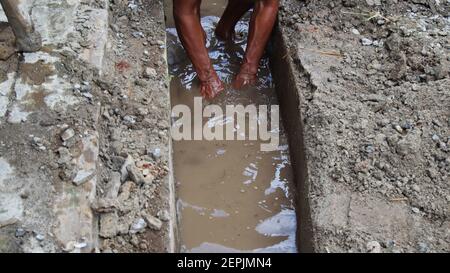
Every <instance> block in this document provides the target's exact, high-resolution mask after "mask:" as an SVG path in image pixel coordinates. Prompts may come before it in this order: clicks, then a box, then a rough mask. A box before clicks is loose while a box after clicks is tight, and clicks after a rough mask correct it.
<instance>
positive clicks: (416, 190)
mask: <svg viewBox="0 0 450 273" xmlns="http://www.w3.org/2000/svg"><path fill="white" fill-rule="evenodd" d="M411 188H412V189H413V191H415V192H419V191H420V187H419V186H417V185H413V186H412V187H411Z"/></svg>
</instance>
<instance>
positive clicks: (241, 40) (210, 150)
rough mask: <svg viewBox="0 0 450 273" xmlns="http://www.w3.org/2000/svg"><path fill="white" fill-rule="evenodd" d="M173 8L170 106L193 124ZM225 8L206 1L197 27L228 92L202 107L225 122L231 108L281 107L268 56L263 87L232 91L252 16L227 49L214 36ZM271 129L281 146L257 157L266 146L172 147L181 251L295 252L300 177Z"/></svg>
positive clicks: (189, 143) (194, 88)
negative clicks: (184, 110)
mask: <svg viewBox="0 0 450 273" xmlns="http://www.w3.org/2000/svg"><path fill="white" fill-rule="evenodd" d="M171 4H172V1H171V0H168V1H166V15H167V51H168V62H169V72H170V75H171V83H170V89H171V103H172V107H173V108H174V107H177V106H180V105H186V106H188V107H189V109H190V110H191V113H190V114H192V115H193V116H194V115H195V114H194V113H195V111H197V110H198V106H199V103H198V102H199V101H198V98H199V97H200V93H199V90H198V83H197V81H196V80H195V71H194V70H193V67H192V64H191V63H190V61H189V59H187V57H186V54H185V52H184V49H183V48H182V46H181V43H180V41H179V39H178V37H177V33H176V30H175V29H174V28H173V19H172V18H171V14H172V12H171V10H172V7H171ZM225 5H226V1H225V0H216V1H204V3H203V6H202V16H203V18H202V25H203V27H204V29H205V31H206V33H207V36H208V39H207V46H208V49H209V52H210V57H211V59H212V61H213V63H214V68H215V70H216V71H217V72H218V74H219V76H220V77H221V79H222V80H223V81H224V82H225V83H226V84H227V88H226V91H225V92H224V93H223V94H221V95H220V96H219V97H218V98H215V99H214V100H212V101H205V100H203V101H202V107H203V108H204V107H205V106H207V105H217V106H219V107H220V108H221V109H222V110H223V112H224V114H225V112H226V107H227V106H230V105H231V106H236V105H243V106H248V105H255V106H256V107H259V106H260V105H267V106H269V109H270V106H271V105H278V99H277V94H276V88H275V84H274V82H273V78H272V74H271V72H270V63H269V57H268V56H265V57H264V59H263V60H262V62H261V68H260V71H259V78H260V82H259V84H258V85H257V86H256V87H254V88H251V89H249V90H245V91H236V90H233V89H232V88H231V87H230V83H231V81H232V79H233V77H234V75H235V74H236V73H237V72H238V70H239V64H240V61H241V60H242V57H243V54H244V51H245V46H246V40H247V39H246V38H247V31H248V21H249V15H247V16H245V17H244V18H243V19H242V21H241V22H239V23H238V25H237V27H236V40H235V41H234V42H233V43H232V44H225V43H223V42H221V41H218V40H217V39H216V38H215V35H214V28H215V25H216V23H217V22H218V20H219V17H218V16H220V15H221V13H222V11H223V9H224V7H225ZM194 98H197V100H195V99H194ZM203 108H202V109H200V111H202V110H203ZM282 112H283V110H282ZM193 116H192V117H193ZM269 116H270V113H269ZM254 118H256V119H257V120H256V122H252V120H251V119H252V117H248V118H246V124H245V125H246V128H248V127H249V126H251V125H252V124H253V125H254V124H258V123H259V122H260V118H261V116H259V117H254ZM179 120H180V116H177V117H175V116H174V117H173V124H174V126H177V124H178V121H179ZM191 120H192V121H193V122H192V124H191V126H192V127H191V128H189V129H191V131H192V132H193V131H195V129H196V128H195V125H194V120H193V119H192V118H191ZM253 121H255V120H253ZM228 122H234V120H233V119H230V117H229V116H213V117H210V118H203V120H202V126H205V125H206V126H216V125H218V124H219V125H223V128H224V130H225V126H226V124H227V123H228ZM234 127H235V129H236V130H237V129H239V128H237V127H236V125H235V126H234ZM270 129H271V130H272V131H278V132H279V138H280V139H279V146H278V148H277V149H276V150H275V151H269V152H263V151H261V144H262V143H267V141H261V140H249V139H248V136H247V139H246V140H212V141H208V140H180V141H174V143H173V165H174V174H175V183H176V191H177V217H178V233H179V234H178V237H179V238H178V241H179V242H178V245H179V251H182V252H247V251H249V252H250V251H251V252H296V251H297V245H298V240H296V239H297V237H298V234H296V233H297V219H298V217H297V216H296V212H295V207H296V205H297V204H298V202H296V201H295V200H296V194H295V191H296V190H295V186H294V181H295V180H298V177H299V175H298V174H297V172H295V170H293V168H292V165H291V161H290V156H289V151H290V149H289V146H288V139H287V137H286V133H285V131H284V129H283V126H282V124H280V125H279V126H278V127H277V128H270ZM183 130H186V128H183ZM288 131H289V129H288ZM247 132H248V130H247ZM192 135H193V134H191V136H192ZM291 144H293V143H292V140H291ZM295 157H296V158H297V157H298V155H296V156H295ZM294 173H295V175H294ZM295 184H297V183H295Z"/></svg>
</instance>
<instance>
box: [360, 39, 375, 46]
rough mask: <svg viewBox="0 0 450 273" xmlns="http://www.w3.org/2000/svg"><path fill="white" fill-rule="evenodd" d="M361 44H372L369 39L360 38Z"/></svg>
mask: <svg viewBox="0 0 450 273" xmlns="http://www.w3.org/2000/svg"><path fill="white" fill-rule="evenodd" d="M361 44H362V45H363V46H370V45H372V44H373V41H372V40H370V39H368V38H362V39H361Z"/></svg>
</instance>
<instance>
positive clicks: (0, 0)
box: [0, 0, 42, 52]
mask: <svg viewBox="0 0 450 273" xmlns="http://www.w3.org/2000/svg"><path fill="white" fill-rule="evenodd" d="M18 3H19V2H18V1H17V0H0V4H1V5H2V7H3V10H4V11H5V14H6V17H7V18H8V22H9V24H10V25H11V28H12V30H13V32H14V35H15V36H16V43H17V47H18V48H19V50H21V51H25V52H33V51H38V50H39V49H41V47H42V42H41V36H40V35H39V33H37V32H35V31H34V27H33V25H32V22H31V19H30V18H25V16H26V15H27V14H24V13H23V11H21V10H20V9H19V7H18Z"/></svg>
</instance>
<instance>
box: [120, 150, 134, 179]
mask: <svg viewBox="0 0 450 273" xmlns="http://www.w3.org/2000/svg"><path fill="white" fill-rule="evenodd" d="M130 165H134V159H133V157H132V156H131V155H128V156H127V159H125V162H124V163H123V165H122V167H121V168H120V181H121V182H122V183H123V182H125V180H126V179H127V177H128V170H127V169H128V166H130Z"/></svg>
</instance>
